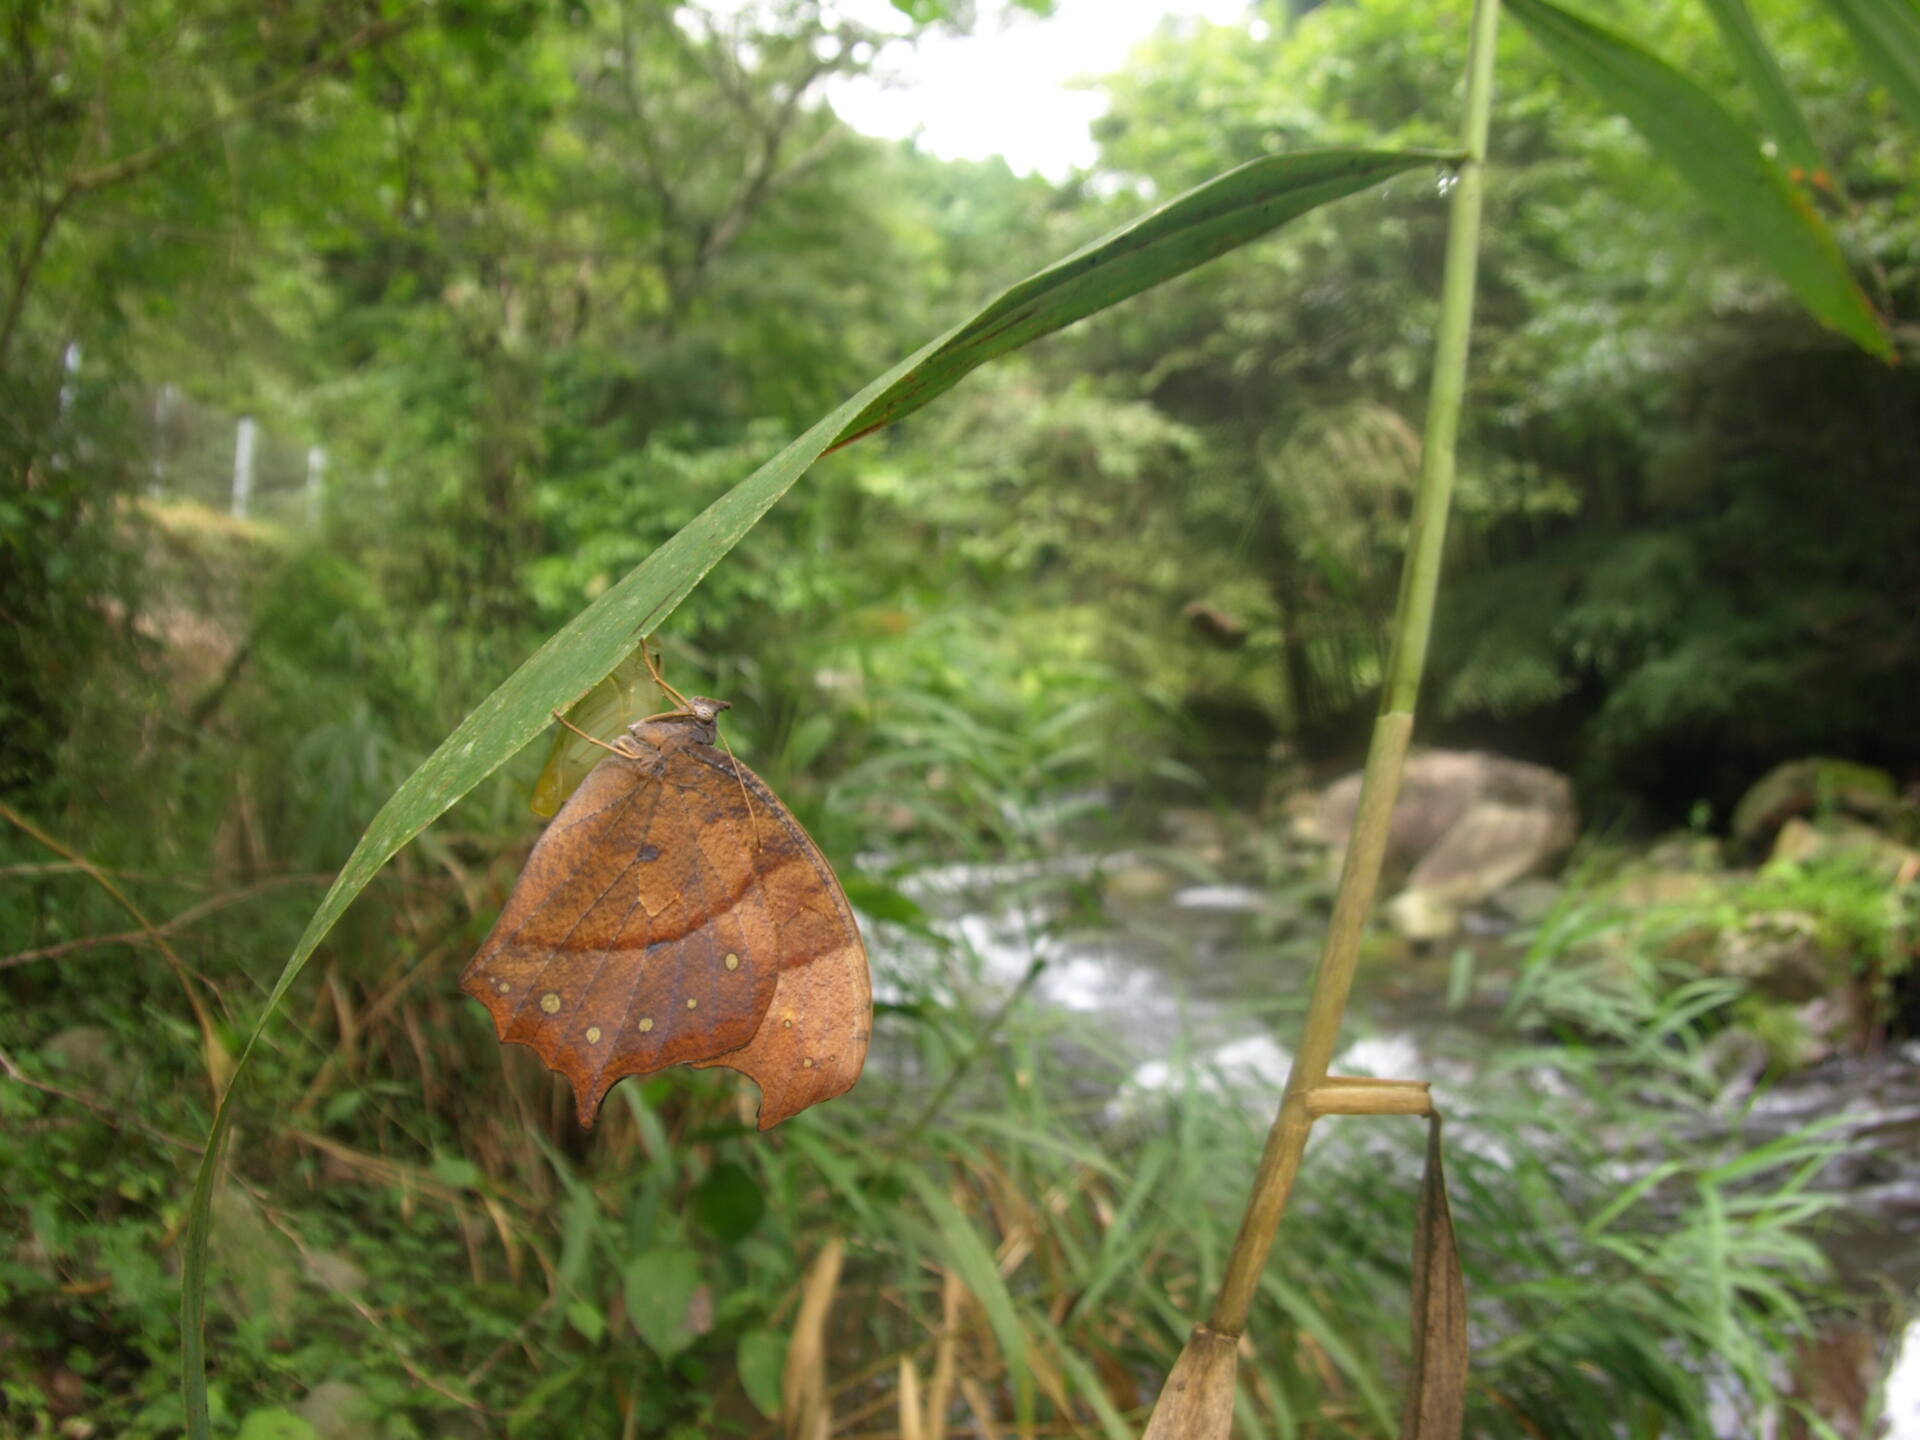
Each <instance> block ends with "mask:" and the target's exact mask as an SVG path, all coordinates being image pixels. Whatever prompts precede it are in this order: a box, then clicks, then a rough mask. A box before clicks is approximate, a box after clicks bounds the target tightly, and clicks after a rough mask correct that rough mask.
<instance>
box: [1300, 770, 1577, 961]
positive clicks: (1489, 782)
mask: <svg viewBox="0 0 1920 1440" xmlns="http://www.w3.org/2000/svg"><path fill="white" fill-rule="evenodd" d="M1360 782H1361V777H1360V776H1358V775H1349V776H1347V777H1346V778H1344V779H1342V780H1340V781H1337V782H1336V783H1335V784H1333V785H1332V786H1330V787H1328V789H1327V791H1326V793H1325V794H1324V795H1322V796H1321V799H1320V804H1319V807H1318V814H1317V816H1316V822H1317V823H1316V826H1315V828H1317V829H1318V830H1319V832H1320V833H1321V834H1322V835H1323V836H1324V837H1325V838H1326V840H1327V843H1328V844H1330V845H1331V846H1332V847H1333V850H1334V853H1335V857H1336V860H1337V859H1338V858H1339V857H1340V855H1341V854H1342V853H1343V852H1344V851H1345V849H1346V845H1347V841H1348V839H1349V837H1350V836H1351V834H1352V831H1353V818H1354V814H1355V812H1356V811H1357V810H1358V808H1359V800H1360ZM1577 833H1578V820H1577V812H1576V811H1575V809H1574V804H1573V786H1572V784H1571V783H1570V782H1569V781H1568V780H1567V778H1566V777H1565V776H1564V775H1558V774H1556V773H1554V772H1553V771H1552V770H1549V769H1547V768H1546V767H1544V766H1541V765H1531V764H1528V763H1527V762H1525V761H1523V760H1509V759H1507V758H1506V757H1504V756H1501V755H1490V754H1487V753H1485V752H1483V751H1461V750H1425V751H1421V752H1420V753H1418V754H1416V755H1413V756H1410V757H1409V758H1408V760H1407V767H1406V774H1405V776H1404V779H1403V781H1402V784H1401V789H1400V797H1399V800H1398V802H1397V803H1396V804H1395V806H1394V811H1393V825H1392V829H1391V831H1390V832H1389V836H1388V840H1387V868H1388V871H1389V873H1390V874H1402V875H1405V876H1406V881H1405V885H1404V888H1403V889H1402V890H1401V893H1400V894H1399V895H1398V896H1396V897H1395V899H1394V900H1393V902H1392V903H1391V904H1390V905H1389V906H1388V907H1387V914H1388V918H1389V920H1390V922H1391V923H1392V924H1393V926H1394V928H1395V929H1396V930H1397V931H1398V932H1399V933H1400V934H1402V935H1403V936H1405V937H1406V938H1408V939H1410V940H1434V939H1440V938H1442V937H1444V936H1446V935H1449V934H1451V933H1453V931H1454V929H1455V928H1456V927H1457V926H1458V923H1459V916H1460V913H1461V911H1462V910H1464V909H1466V908H1467V907H1469V906H1472V905H1475V904H1477V903H1479V902H1480V901H1482V900H1484V899H1486V898H1487V897H1488V896H1490V895H1493V894H1494V893H1495V892H1497V891H1499V890H1501V889H1503V888H1504V887H1506V886H1509V885H1511V884H1513V883H1514V882H1515V881H1517V880H1519V879H1521V878H1523V877H1525V876H1528V875H1535V874H1539V873H1540V872H1542V871H1543V870H1545V869H1547V868H1549V867H1550V866H1551V865H1552V863H1553V862H1554V861H1555V860H1557V859H1558V858H1559V857H1560V856H1561V855H1562V854H1564V853H1565V852H1566V850H1567V849H1568V847H1569V846H1571V845H1572V844H1573V841H1574V838H1575V835H1576V834H1577Z"/></svg>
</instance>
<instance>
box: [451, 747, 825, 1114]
mask: <svg viewBox="0 0 1920 1440" xmlns="http://www.w3.org/2000/svg"><path fill="white" fill-rule="evenodd" d="M707 748H708V747H705V746H669V747H667V748H663V749H657V750H656V749H653V748H652V747H645V748H644V750H643V754H642V755H641V757H640V758H634V757H630V756H626V755H609V756H608V757H607V758H606V759H605V760H603V761H601V762H600V764H599V765H597V766H596V767H595V768H594V770H593V771H592V773H591V774H589V775H588V776H587V778H586V780H585V781H583V782H582V784H581V786H580V788H579V789H578V790H577V791H576V792H575V793H574V795H573V797H572V798H571V799H570V800H568V802H567V803H566V804H565V805H564V806H563V807H562V808H561V810H560V813H559V814H557V815H556V816H555V817H554V819H553V822H552V823H551V824H550V825H549V826H548V827H547V829H546V832H545V833H544V834H542V835H541V837H540V840H539V842H538V843H537V844H536V845H535V846H534V848H533V853H532V854H531V855H530V856H529V857H528V859H527V864H526V868H525V870H523V871H522V872H521V876H520V881H519V883H518V884H517V885H516V886H515V887H514V891H513V894H512V896H511V897H510V898H509V899H508V901H507V904H506V908H505V909H504V910H502V912H501V915H500V919H499V922H498V923H497V924H496V925H495V926H494V928H493V931H492V933H491V934H490V935H489V936H488V937H487V941H486V943H485V944H484V945H482V946H481V947H480V951H479V953H478V954H476V955H475V956H474V958H473V961H472V963H471V964H469V965H468V966H467V969H466V972H465V974H464V975H463V976H462V977H461V981H460V984H461V988H462V989H464V990H465V991H466V992H467V993H468V994H469V995H472V996H473V997H474V998H475V999H477V1000H479V1001H480V1002H481V1003H482V1004H484V1005H485V1006H486V1007H487V1009H488V1010H489V1011H490V1012H491V1013H492V1015H493V1021H494V1026H495V1028H496V1029H497V1030H498V1032H499V1035H500V1039H501V1040H502V1041H503V1042H506V1043H511V1044H521V1045H527V1046H530V1047H532V1048H533V1050H534V1051H535V1052H536V1053H537V1054H538V1055H539V1056H540V1058H541V1059H542V1060H543V1061H545V1062H546V1064H547V1066H548V1068H549V1069H552V1070H555V1071H558V1072H559V1073H560V1074H562V1075H564V1076H566V1077H567V1079H568V1080H569V1081H570V1082H571V1083H572V1085H573V1089H574V1098H575V1102H576V1104H577V1107H578V1110H579V1115H580V1123H581V1125H582V1126H591V1125H592V1124H593V1120H594V1117H595V1115H597V1114H598V1112H599V1109H600V1102H601V1100H602V1099H603V1098H604V1097H605V1095H606V1093H607V1091H608V1090H609V1089H610V1088H612V1086H613V1085H614V1083H615V1082H616V1081H618V1080H620V1079H621V1078H622V1077H624V1076H627V1075H645V1074H650V1073H652V1072H653V1071H655V1070H659V1069H661V1068H663V1067H665V1066H668V1065H675V1064H679V1063H682V1062H684V1061H691V1060H703V1059H707V1058H709V1057H713V1056H716V1055H721V1054H725V1053H727V1052H729V1051H733V1050H737V1049H739V1048H741V1047H742V1046H744V1045H746V1044H747V1043H748V1042H749V1041H751V1040H752V1038H753V1036H754V1034H755V1032H756V1031H757V1030H758V1028H759V1026H760V1022H761V1019H762V1017H763V1016H764V1015H765V1014H766V1011H767V1007H768V1005H769V1004H770V1003H771V1001H772V999H773V996H774V992H775V989H776V987H777V985H778V982H779V974H780V964H781V961H780V956H781V952H782V946H783V943H784V942H783V939H782V936H781V933H780V928H779V926H778V925H777V924H776V923H775V916H776V909H775V905H774V904H773V903H770V900H769V895H768V890H767V886H766V876H765V875H764V873H763V871H764V868H765V867H764V865H763V863H762V862H761V861H760V860H758V859H757V858H756V854H755V851H754V850H753V848H752V847H751V845H750V843H748V842H749V841H750V837H751V835H752V833H753V828H754V826H756V825H759V826H761V828H762V829H763V830H764V829H766V828H767V826H766V824H765V821H764V819H762V818H760V817H759V816H757V815H756V813H755V812H754V811H753V809H751V808H750V804H749V799H748V795H747V793H746V792H743V791H742V789H741V786H740V785H739V784H738V783H737V782H735V781H733V780H732V779H731V777H730V776H728V777H725V778H726V783H725V784H721V783H719V781H720V780H721V779H722V778H723V777H722V776H720V775H719V774H717V773H716V772H715V771H714V769H713V768H712V766H711V765H708V764H703V763H700V762H698V761H696V760H695V759H693V758H692V756H691V753H690V752H692V751H694V750H696V749H700V750H704V749H707ZM714 753H715V754H716V755H717V753H718V752H714ZM762 788H763V789H764V787H762ZM762 803H764V802H762ZM781 813H783V814H784V813H785V812H784V810H782V812H781ZM796 828H797V827H796ZM823 863H824V862H823ZM780 893H782V894H784V893H785V890H784V886H783V887H782V889H781V891H780Z"/></svg>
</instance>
